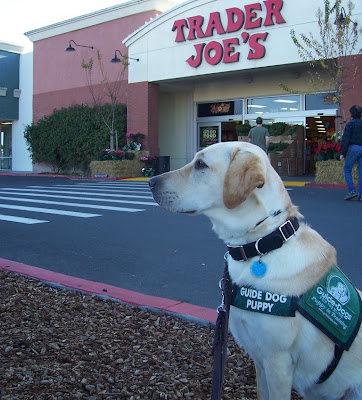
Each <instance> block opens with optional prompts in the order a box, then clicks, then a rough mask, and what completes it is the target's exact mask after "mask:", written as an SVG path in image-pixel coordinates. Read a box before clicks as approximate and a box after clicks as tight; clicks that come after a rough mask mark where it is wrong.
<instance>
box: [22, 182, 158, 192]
mask: <svg viewBox="0 0 362 400" xmlns="http://www.w3.org/2000/svg"><path fill="white" fill-rule="evenodd" d="M27 187H30V188H46V187H47V188H49V186H27ZM51 187H52V188H58V187H70V188H72V187H73V188H74V187H78V188H80V187H81V188H85V187H86V188H87V189H88V188H98V189H102V190H109V189H121V190H124V189H132V190H137V191H138V190H144V191H148V192H149V191H150V188H149V186H148V185H147V186H128V185H98V184H96V183H77V184H74V185H52V186H51Z"/></svg>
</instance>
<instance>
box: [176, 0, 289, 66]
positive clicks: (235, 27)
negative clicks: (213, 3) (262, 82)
mask: <svg viewBox="0 0 362 400" xmlns="http://www.w3.org/2000/svg"><path fill="white" fill-rule="evenodd" d="M282 8H283V0H264V1H263V2H259V3H257V2H256V3H253V4H247V5H245V6H244V7H243V8H238V7H232V8H227V9H225V10H223V14H224V15H223V18H222V15H221V13H220V12H218V11H216V12H211V13H210V14H209V15H208V16H207V18H206V19H205V18H204V17H203V16H201V15H195V16H193V17H189V18H186V19H179V20H177V21H175V22H174V24H173V27H172V31H173V32H175V33H176V38H175V42H178V43H182V42H186V41H192V40H195V39H203V38H205V39H206V38H211V37H212V38H213V37H214V36H216V35H220V36H218V39H221V40H211V41H207V42H206V41H205V42H203V43H197V44H194V50H195V54H193V55H191V56H190V57H189V58H188V59H187V60H186V62H187V63H188V64H189V65H190V66H191V67H193V68H197V67H198V66H200V65H201V63H202V62H203V61H204V60H205V61H206V62H207V63H208V64H210V65H217V64H219V63H220V62H222V63H225V64H226V63H234V62H238V61H239V59H240V51H239V50H241V48H242V47H241V46H244V47H245V46H248V47H247V48H248V50H247V51H248V55H247V59H248V60H253V59H260V58H263V57H264V56H265V52H266V50H265V45H264V44H265V42H266V40H267V37H268V35H269V32H268V31H265V32H258V33H253V32H252V30H253V29H258V28H261V27H262V26H263V27H269V26H272V25H276V24H284V23H285V20H284V18H283V16H282V13H281V10H282ZM223 20H224V22H222V21H223ZM234 32H235V35H236V36H235V37H232V38H227V39H222V37H221V36H222V35H224V34H226V33H234Z"/></svg>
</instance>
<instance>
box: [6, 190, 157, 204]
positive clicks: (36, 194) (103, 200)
mask: <svg viewBox="0 0 362 400" xmlns="http://www.w3.org/2000/svg"><path fill="white" fill-rule="evenodd" d="M0 193H1V194H11V195H13V196H14V195H15V194H17V193H13V192H8V191H2V192H0ZM21 196H31V197H50V198H53V197H55V198H56V199H70V200H87V201H101V202H103V203H122V204H136V205H144V206H157V207H158V204H157V203H156V202H152V203H151V202H148V201H133V200H118V199H99V198H98V199H95V198H94V197H78V196H61V195H56V194H42V193H21ZM6 198H7V197H6ZM11 199H12V200H15V199H16V198H11ZM25 200H26V201H28V200H27V199H25Z"/></svg>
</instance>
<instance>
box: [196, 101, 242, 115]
mask: <svg viewBox="0 0 362 400" xmlns="http://www.w3.org/2000/svg"><path fill="white" fill-rule="evenodd" d="M242 113H243V101H242V100H235V101H219V102H217V101H216V102H212V103H202V104H198V105H197V116H198V117H216V116H221V115H234V114H236V115H240V114H242Z"/></svg>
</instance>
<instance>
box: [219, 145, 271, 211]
mask: <svg viewBox="0 0 362 400" xmlns="http://www.w3.org/2000/svg"><path fill="white" fill-rule="evenodd" d="M264 183H265V173H264V168H263V164H262V162H261V160H260V159H259V157H258V156H256V155H255V154H253V153H251V152H248V151H241V150H240V149H237V150H236V152H235V153H234V154H232V156H231V161H230V165H229V168H228V170H227V172H226V175H225V180H224V192H223V198H224V204H225V206H226V207H227V208H229V209H233V208H235V207H237V206H238V205H239V204H241V203H242V202H243V201H245V200H246V198H247V197H248V196H249V194H250V193H251V192H252V191H253V190H254V189H255V188H262V187H263V186H264Z"/></svg>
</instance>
